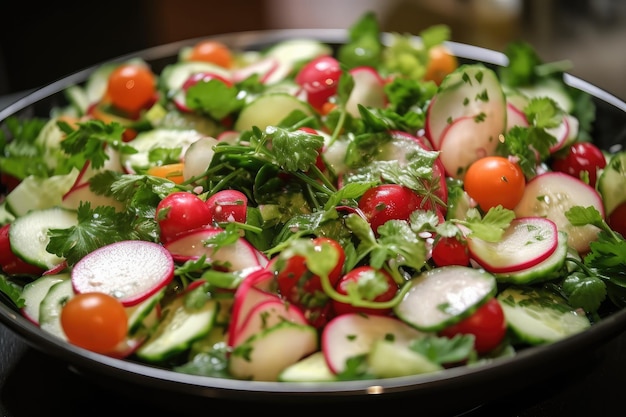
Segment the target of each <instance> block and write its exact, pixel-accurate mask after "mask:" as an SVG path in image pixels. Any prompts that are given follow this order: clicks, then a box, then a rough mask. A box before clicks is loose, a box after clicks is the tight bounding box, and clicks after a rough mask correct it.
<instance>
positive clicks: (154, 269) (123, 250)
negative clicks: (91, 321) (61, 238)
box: [71, 240, 174, 307]
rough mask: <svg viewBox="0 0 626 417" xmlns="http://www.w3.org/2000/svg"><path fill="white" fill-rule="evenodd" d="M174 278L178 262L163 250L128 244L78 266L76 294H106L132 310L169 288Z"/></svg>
mask: <svg viewBox="0 0 626 417" xmlns="http://www.w3.org/2000/svg"><path fill="white" fill-rule="evenodd" d="M173 277H174V260H173V259H172V255H171V254H170V253H169V252H168V251H167V250H166V249H165V248H163V246H161V245H159V244H157V243H152V242H147V241H142V240H126V241H121V242H116V243H112V244H110V245H107V246H103V247H101V248H100V249H96V250H95V251H93V252H91V253H89V254H88V255H86V256H85V257H83V258H82V259H81V260H80V261H78V262H77V263H76V265H74V268H73V269H72V272H71V279H72V286H73V287H74V291H75V292H76V293H86V292H94V291H95V292H103V293H106V294H109V295H112V296H113V297H115V298H117V299H118V300H119V301H120V302H121V303H122V304H123V305H124V306H126V307H130V306H133V305H135V304H138V303H140V302H141V301H143V300H145V299H147V298H148V297H150V296H151V295H153V294H155V293H156V292H157V291H159V290H160V289H162V288H163V287H165V286H166V285H167V284H168V283H169V282H170V281H171V280H172V278H173Z"/></svg>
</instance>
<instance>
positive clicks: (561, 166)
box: [552, 142, 606, 187]
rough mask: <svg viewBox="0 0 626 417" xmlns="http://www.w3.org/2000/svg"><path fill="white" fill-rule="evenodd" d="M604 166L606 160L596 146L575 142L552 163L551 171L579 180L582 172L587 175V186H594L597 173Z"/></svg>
mask: <svg viewBox="0 0 626 417" xmlns="http://www.w3.org/2000/svg"><path fill="white" fill-rule="evenodd" d="M605 166H606V158H605V157H604V154H603V153H602V151H601V150H600V148H598V147H597V146H596V145H594V144H593V143H590V142H576V143H574V144H573V145H572V146H570V148H569V150H568V152H567V154H565V156H564V157H557V158H555V159H554V160H553V161H552V169H553V170H555V171H560V172H565V173H566V174H569V175H571V176H572V177H576V178H579V179H580V178H581V175H582V173H583V172H587V173H588V174H589V185H591V186H592V187H595V186H596V180H597V177H598V172H599V171H600V170H602V169H603V168H604V167H605Z"/></svg>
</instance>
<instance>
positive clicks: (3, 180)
mask: <svg viewBox="0 0 626 417" xmlns="http://www.w3.org/2000/svg"><path fill="white" fill-rule="evenodd" d="M20 182H21V180H20V179H19V178H16V177H14V176H13V175H10V174H7V173H6V172H2V173H0V184H2V187H3V190H2V191H3V192H4V193H5V194H8V193H10V192H11V191H13V190H14V189H15V187H17V186H18V185H19V184H20Z"/></svg>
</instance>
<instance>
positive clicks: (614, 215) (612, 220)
mask: <svg viewBox="0 0 626 417" xmlns="http://www.w3.org/2000/svg"><path fill="white" fill-rule="evenodd" d="M606 222H607V223H608V225H609V226H611V229H613V230H615V231H616V232H617V233H619V234H621V235H622V236H624V237H626V202H624V203H622V204H620V205H619V206H617V207H615V209H613V211H612V212H611V213H609V216H608V217H607V219H606Z"/></svg>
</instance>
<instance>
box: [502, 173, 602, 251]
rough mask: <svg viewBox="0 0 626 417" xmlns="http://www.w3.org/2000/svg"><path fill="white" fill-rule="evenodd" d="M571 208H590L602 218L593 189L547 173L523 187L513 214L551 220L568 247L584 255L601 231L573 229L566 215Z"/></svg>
mask: <svg viewBox="0 0 626 417" xmlns="http://www.w3.org/2000/svg"><path fill="white" fill-rule="evenodd" d="M574 206H581V207H589V206H593V207H594V208H595V209H596V210H598V212H599V213H600V214H601V215H602V216H603V217H604V206H603V204H602V198H601V197H600V194H599V193H598V192H597V191H596V190H595V189H594V188H593V187H591V186H589V185H588V184H586V183H584V182H583V181H581V180H579V179H578V178H575V177H572V176H571V175H568V174H565V173H563V172H556V171H550V172H545V173H543V174H541V175H537V176H536V177H534V178H533V179H532V180H530V181H529V182H528V183H527V184H526V188H525V189H524V195H523V196H522V200H521V201H520V202H519V203H518V204H517V206H516V207H515V209H514V211H515V215H516V216H517V217H531V216H538V217H546V218H548V219H550V220H552V221H553V222H554V223H555V224H556V227H557V229H558V230H561V231H563V232H565V233H567V236H568V238H567V242H568V244H569V246H570V247H571V248H572V249H575V250H576V251H578V252H579V253H585V252H587V251H588V250H589V244H590V243H591V242H593V241H595V240H596V239H597V238H598V233H599V231H600V230H599V229H598V228H597V227H595V226H592V225H586V226H573V225H572V224H571V223H570V222H569V220H567V217H565V212H567V211H568V210H569V209H570V208H572V207H574Z"/></svg>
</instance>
